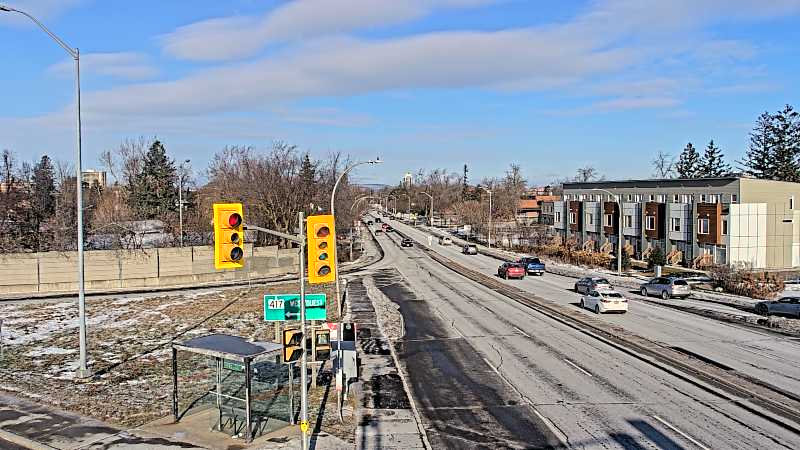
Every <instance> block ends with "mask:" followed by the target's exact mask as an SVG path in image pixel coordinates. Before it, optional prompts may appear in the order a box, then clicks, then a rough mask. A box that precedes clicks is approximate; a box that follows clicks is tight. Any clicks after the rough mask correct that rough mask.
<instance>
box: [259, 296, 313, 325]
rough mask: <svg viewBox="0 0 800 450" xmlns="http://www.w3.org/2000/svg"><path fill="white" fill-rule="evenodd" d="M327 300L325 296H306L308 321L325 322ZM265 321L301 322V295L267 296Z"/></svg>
mask: <svg viewBox="0 0 800 450" xmlns="http://www.w3.org/2000/svg"><path fill="white" fill-rule="evenodd" d="M326 300H327V296H326V295H325V294H306V320H325V319H326V318H327V315H326V313H325V303H326ZM264 320H265V321H268V322H283V321H286V320H300V295H298V294H280V295H265V296H264Z"/></svg>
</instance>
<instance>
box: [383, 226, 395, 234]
mask: <svg viewBox="0 0 800 450" xmlns="http://www.w3.org/2000/svg"><path fill="white" fill-rule="evenodd" d="M383 231H385V232H387V233H390V232H392V231H394V228H392V227H391V226H387V227H386V228H384V229H383Z"/></svg>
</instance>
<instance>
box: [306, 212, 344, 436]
mask: <svg viewBox="0 0 800 450" xmlns="http://www.w3.org/2000/svg"><path fill="white" fill-rule="evenodd" d="M297 222H298V230H300V233H299V235H300V239H302V241H303V242H302V243H301V244H300V335H301V336H302V337H303V342H302V348H303V357H302V359H301V360H300V385H301V386H300V430H301V431H302V432H303V450H308V444H309V442H308V373H307V371H308V366H307V365H308V355H307V353H306V352H307V348H306V282H305V279H304V278H305V264H306V262H305V256H306V255H305V235H306V234H305V220H304V214H303V211H300V212H299V213H297ZM334 247H336V245H335V244H334ZM334 254H336V253H335V252H334ZM334 266H336V264H334Z"/></svg>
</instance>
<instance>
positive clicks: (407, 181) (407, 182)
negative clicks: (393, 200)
mask: <svg viewBox="0 0 800 450" xmlns="http://www.w3.org/2000/svg"><path fill="white" fill-rule="evenodd" d="M400 184H401V185H402V186H403V187H404V188H406V189H411V186H413V185H414V175H411V172H406V174H405V175H403V181H401V182H400Z"/></svg>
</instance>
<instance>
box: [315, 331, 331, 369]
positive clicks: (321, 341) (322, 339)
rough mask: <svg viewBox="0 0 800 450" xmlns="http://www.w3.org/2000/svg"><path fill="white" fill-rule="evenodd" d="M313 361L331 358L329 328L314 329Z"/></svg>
mask: <svg viewBox="0 0 800 450" xmlns="http://www.w3.org/2000/svg"><path fill="white" fill-rule="evenodd" d="M313 346H314V349H313V355H314V361H327V360H329V359H330V358H331V330H328V329H325V328H320V329H317V330H314V341H313Z"/></svg>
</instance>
